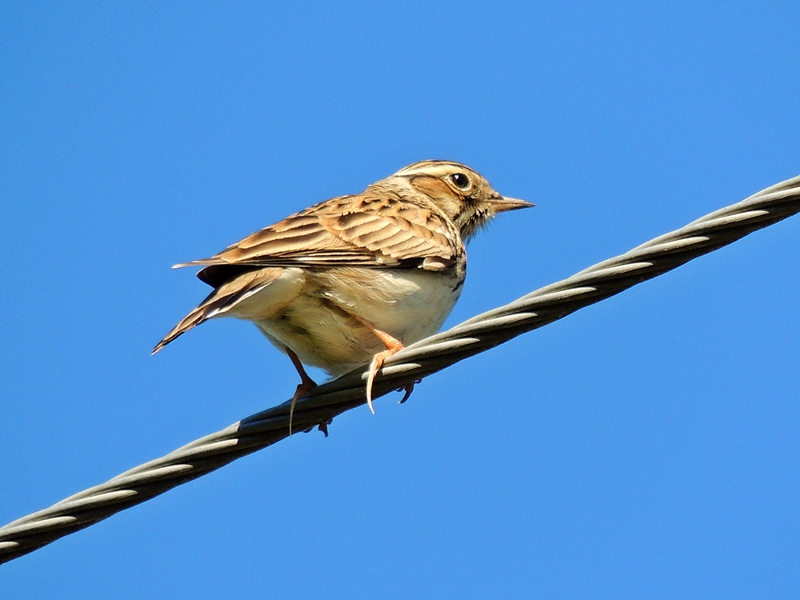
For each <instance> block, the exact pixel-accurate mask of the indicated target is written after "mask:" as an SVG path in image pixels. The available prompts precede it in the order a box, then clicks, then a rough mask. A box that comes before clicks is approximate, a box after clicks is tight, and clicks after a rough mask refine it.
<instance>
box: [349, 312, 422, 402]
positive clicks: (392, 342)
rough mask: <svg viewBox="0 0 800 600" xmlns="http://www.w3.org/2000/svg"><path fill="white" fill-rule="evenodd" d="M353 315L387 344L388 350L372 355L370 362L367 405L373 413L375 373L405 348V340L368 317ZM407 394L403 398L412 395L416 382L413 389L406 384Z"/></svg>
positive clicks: (412, 385)
mask: <svg viewBox="0 0 800 600" xmlns="http://www.w3.org/2000/svg"><path fill="white" fill-rule="evenodd" d="M353 317H354V318H355V319H356V320H357V321H358V322H359V323H361V324H362V325H363V326H364V327H366V328H367V329H369V330H370V331H371V332H372V333H374V334H375V336H376V337H377V338H378V339H379V340H380V341H382V342H383V343H384V345H385V346H386V350H384V351H383V352H378V353H377V354H376V355H375V356H373V357H372V362H371V363H369V375H367V405H369V409H370V410H371V411H372V414H373V415H374V414H375V409H374V408H373V407H372V383H373V382H374V381H375V375H376V374H377V373H378V369H380V368H381V367H382V366H383V362H384V361H385V360H386V359H387V358H389V357H390V356H391V355H392V354H397V353H398V352H400V350H402V349H403V348H405V346H403V342H401V341H400V340H397V339H395V338H393V337H392V336H391V335H389V334H388V333H386V332H385V331H381V330H380V329H378V328H377V327H375V326H374V325H373V324H372V323H370V322H369V321H367V320H366V319H362V318H361V317H359V316H358V315H353ZM405 389H406V396H405V398H404V399H403V401H404V402H405V400H406V399H407V398H408V396H409V395H411V390H413V389H414V384H413V383H412V384H411V389H410V390H409V389H408V386H406V388H405Z"/></svg>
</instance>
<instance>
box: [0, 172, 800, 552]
mask: <svg viewBox="0 0 800 600" xmlns="http://www.w3.org/2000/svg"><path fill="white" fill-rule="evenodd" d="M797 212H800V176H798V177H794V178H792V179H788V180H786V181H784V182H782V183H779V184H776V185H774V186H772V187H769V188H767V189H765V190H762V191H761V192H758V193H757V194H754V195H753V196H750V197H749V198H747V199H746V200H743V201H742V202H739V203H737V204H733V205H731V206H728V207H727V208H723V209H721V210H717V211H715V212H712V213H710V214H708V215H706V216H704V217H702V218H700V219H698V220H696V221H693V222H691V223H689V224H688V225H686V226H685V227H682V228H680V229H677V230H675V231H673V232H672V233H668V234H666V235H662V236H660V237H657V238H655V239H653V240H651V241H649V242H647V243H645V244H642V245H641V246H638V247H636V248H634V249H633V250H630V251H629V252H626V253H625V254H622V255H620V256H617V257H616V258H611V259H609V260H605V261H603V262H600V263H598V264H596V265H594V266H592V267H589V268H588V269H585V270H583V271H581V272H579V273H576V274H575V275H573V276H572V277H569V278H567V279H564V280H563V281H560V282H558V283H554V284H551V285H548V286H546V287H543V288H541V289H539V290H536V291H534V292H531V293H530V294H527V295H526V296H523V297H522V298H519V299H518V300H515V301H514V302H511V303H510V304H506V305H505V306H501V307H499V308H496V309H494V310H490V311H488V312H485V313H483V314H481V315H478V316H476V317H473V318H472V319H469V320H467V321H464V322H463V323H461V324H459V325H456V326H455V327H453V328H452V329H450V330H448V331H445V332H442V333H439V334H436V335H433V336H431V337H428V338H426V339H424V340H421V341H419V342H417V343H416V344H413V345H411V346H409V347H407V348H405V349H404V350H402V351H400V352H398V353H397V354H395V355H393V356H391V357H389V358H388V359H387V360H386V363H385V365H384V367H383V369H382V370H381V371H380V374H379V377H378V378H377V380H376V381H375V385H374V388H373V396H374V397H375V398H377V397H379V396H383V395H385V394H387V393H389V392H390V391H392V390H394V389H397V388H400V387H404V386H405V385H406V384H409V383H412V382H414V381H416V380H419V379H421V378H422V377H425V376H427V375H430V374H432V373H435V372H437V371H441V370H442V369H444V368H446V367H448V366H450V365H452V364H454V363H456V362H458V361H460V360H463V359H465V358H467V357H469V356H473V355H475V354H478V353H480V352H483V351H485V350H488V349H489V348H492V347H494V346H497V345H499V344H502V343H503V342H506V341H508V340H510V339H512V338H514V337H516V336H518V335H520V334H522V333H525V332H527V331H531V330H533V329H537V328H539V327H542V326H544V325H547V324H548V323H552V322H553V321H556V320H558V319H561V318H563V317H565V316H567V315H568V314H570V313H572V312H575V311H576V310H578V309H580V308H583V307H585V306H589V305H590V304H594V303H595V302H599V301H600V300H604V299H606V298H609V297H611V296H613V295H615V294H618V293H619V292H621V291H623V290H625V289H627V288H629V287H632V286H634V285H636V284H637V283H641V282H642V281H646V280H647V279H651V278H653V277H656V276H658V275H661V274H662V273H665V272H667V271H670V270H672V269H674V268H676V267H678V266H680V265H682V264H684V263H686V262H688V261H690V260H692V259H693V258H696V257H698V256H701V255H703V254H707V253H709V252H712V251H713V250H716V249H717V248H720V247H722V246H725V245H727V244H730V243H731V242H734V241H736V240H738V239H740V238H742V237H744V236H746V235H748V234H749V233H752V232H753V231H756V230H757V229H761V228H764V227H767V226H769V225H772V224H773V223H776V222H778V221H781V220H783V219H785V218H787V217H790V216H791V215H793V214H795V213H797ZM366 377H367V374H366V372H363V371H361V370H356V371H353V372H351V373H348V374H346V375H343V376H342V377H340V378H338V379H336V380H334V381H331V382H329V383H326V384H324V385H321V386H319V387H317V388H316V389H314V390H312V391H311V392H310V393H308V394H307V395H306V396H304V397H303V398H300V399H299V400H298V401H297V405H296V407H295V410H294V417H293V423H294V431H295V432H297V431H308V430H310V429H311V428H313V427H314V426H315V425H318V424H320V423H323V424H325V423H329V422H330V421H331V420H332V419H333V417H335V416H337V415H339V414H341V413H343V412H345V411H347V410H350V409H352V408H355V407H357V406H360V405H362V404H365V403H366V395H365V389H364V381H365V379H366ZM289 406H290V402H289V401H286V402H284V403H283V404H280V405H278V406H275V407H273V408H271V409H268V410H265V411H263V412H260V413H257V414H255V415H252V416H250V417H247V418H246V419H243V420H242V421H239V422H238V423H234V424H233V425H231V426H229V427H226V428H225V429H223V430H222V431H218V432H216V433H213V434H211V435H208V436H206V437H203V438H200V439H199V440H196V441H194V442H191V443H190V444H187V445H185V446H183V447H181V448H178V449H177V450H175V451H174V452H171V453H169V454H167V455H166V456H164V457H162V458H159V459H156V460H152V461H150V462H148V463H145V464H143V465H140V466H138V467H136V468H134V469H131V470H129V471H126V472H125V473H122V474H121V475H118V476H116V477H114V478H113V479H110V480H109V481H107V482H106V483H103V484H101V485H98V486H95V487H92V488H89V489H87V490H84V491H83V492H80V493H78V494H75V495H74V496H70V497H69V498H66V499H64V500H62V501H61V502H58V503H56V504H54V505H53V506H51V507H50V508H47V509H44V510H41V511H38V512H35V513H32V514H30V515H27V516H25V517H22V518H21V519H17V520H16V521H13V522H11V523H9V524H8V525H5V526H3V527H0V563H3V562H7V561H10V560H13V559H15V558H17V557H19V556H22V555H24V554H27V553H29V552H33V551H34V550H36V549H38V548H41V547H42V546H45V545H47V544H49V543H50V542H53V541H55V540H57V539H58V538H60V537H63V536H65V535H68V534H70V533H74V532H76V531H78V530H80V529H83V528H84V527H88V526H89V525H92V524H94V523H97V522H98V521H101V520H103V519H105V518H108V517H110V516H111V515H113V514H114V513H117V512H119V511H121V510H124V509H126V508H130V507H132V506H134V505H136V504H139V503H141V502H144V501H146V500H149V499H150V498H153V497H154V496H158V495H159V494H163V493H164V492H166V491H167V490H170V489H172V488H174V487H176V486H178V485H181V484H182V483H186V482H187V481H191V480H192V479H195V478H197V477H200V476H202V475H205V474H206V473H210V472H211V471H214V470H216V469H218V468H220V467H222V466H224V465H226V464H228V463H230V462H233V461H234V460H236V459H237V458H240V457H242V456H245V455H247V454H250V453H251V452H255V451H257V450H260V449H262V448H265V447H266V446H270V445H272V444H274V443H276V442H278V441H280V440H282V439H284V438H285V437H288V435H289V431H288V427H289Z"/></svg>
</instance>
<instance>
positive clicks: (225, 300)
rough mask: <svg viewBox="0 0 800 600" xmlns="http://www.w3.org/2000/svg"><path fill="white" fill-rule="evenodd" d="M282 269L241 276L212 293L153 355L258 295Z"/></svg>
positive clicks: (163, 341)
mask: <svg viewBox="0 0 800 600" xmlns="http://www.w3.org/2000/svg"><path fill="white" fill-rule="evenodd" d="M280 273H281V270H280V269H261V270H259V271H256V272H249V273H246V274H244V275H241V276H239V277H237V278H235V279H233V280H231V281H229V282H227V283H225V284H223V285H222V286H220V287H219V288H217V289H215V290H214V291H213V292H211V293H210V294H209V295H208V297H207V298H206V299H205V300H203V301H202V302H201V303H200V305H199V306H198V307H197V308H195V309H194V310H192V312H190V313H189V314H188V315H186V316H185V317H184V318H183V319H182V320H181V322H180V323H178V324H177V325H175V327H173V328H172V330H171V331H170V332H169V333H168V334H167V335H165V336H164V339H163V340H161V341H160V342H158V344H156V347H155V348H153V352H152V353H151V354H155V353H156V352H158V351H159V350H161V349H162V348H163V347H164V346H166V345H167V344H169V343H170V342H171V341H172V340H174V339H175V338H177V337H178V336H180V335H183V334H184V333H186V332H187V331H189V330H190V329H191V328H192V327H197V326H198V325H200V323H203V322H204V321H208V320H209V319H212V318H214V317H218V316H221V315H223V314H225V313H226V312H228V311H229V310H230V309H232V308H233V307H234V306H236V305H237V304H238V303H239V302H241V301H242V300H245V299H247V298H248V297H250V296H252V295H253V294H256V293H258V292H259V291H261V290H262V289H264V287H265V286H267V285H269V284H270V283H272V281H274V280H275V278H276V277H277V276H278V275H280Z"/></svg>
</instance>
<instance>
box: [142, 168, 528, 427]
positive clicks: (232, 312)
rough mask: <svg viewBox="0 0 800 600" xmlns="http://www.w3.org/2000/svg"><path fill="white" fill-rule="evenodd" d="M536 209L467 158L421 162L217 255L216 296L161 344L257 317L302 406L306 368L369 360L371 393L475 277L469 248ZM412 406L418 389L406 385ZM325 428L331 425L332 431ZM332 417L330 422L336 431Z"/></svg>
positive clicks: (198, 263)
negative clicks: (219, 323)
mask: <svg viewBox="0 0 800 600" xmlns="http://www.w3.org/2000/svg"><path fill="white" fill-rule="evenodd" d="M531 206H534V205H533V204H532V203H531V202H527V201H525V200H519V199H516V198H510V197H504V196H502V195H500V194H499V193H498V192H496V191H495V190H494V189H492V187H491V185H489V182H488V181H487V180H486V179H485V178H484V177H482V176H481V175H480V174H478V173H477V172H476V171H474V170H473V169H471V168H469V167H467V166H466V165H463V164H460V163H457V162H452V161H446V160H423V161H420V162H416V163H414V164H411V165H409V166H407V167H405V168H403V169H400V170H399V171H397V172H396V173H395V174H393V175H390V176H389V177H387V178H385V179H382V180H380V181H378V182H376V183H373V184H371V185H369V186H368V187H367V188H366V189H365V190H364V191H363V192H361V193H360V194H354V195H346V196H339V197H336V198H331V199H330V200H326V201H325V202H321V203H319V204H315V205H313V206H311V207H309V208H306V209H305V210H302V211H300V212H298V213H295V214H293V215H290V216H288V217H286V218H285V219H283V220H282V221H279V222H277V223H275V224H274V225H270V226H269V227H266V228H264V229H261V230H259V231H257V232H255V233H253V234H251V235H249V236H247V237H245V238H244V239H242V240H241V241H239V242H237V243H235V244H233V245H231V246H229V247H227V248H225V249H224V250H222V251H221V252H219V253H218V254H215V255H214V256H212V257H210V258H204V259H201V260H194V261H191V262H186V263H180V264H177V265H175V266H174V267H173V268H181V267H202V270H200V271H199V272H198V273H197V277H198V278H199V279H200V280H201V281H203V282H204V283H206V284H208V285H210V286H211V287H212V288H213V291H212V292H211V293H210V294H209V295H208V296H207V297H206V298H205V300H203V301H202V302H201V303H200V304H199V305H198V306H197V307H196V308H195V309H194V310H192V311H191V312H190V313H189V314H188V315H187V316H186V317H184V318H183V319H182V320H181V321H180V322H179V323H178V324H177V325H176V326H175V327H174V328H173V329H172V330H170V331H169V333H167V335H165V336H164V338H163V339H162V340H161V341H160V342H158V344H156V346H155V348H153V352H152V353H153V354H155V353H157V352H158V351H159V350H161V349H162V348H163V347H164V346H166V345H167V344H169V343H170V342H172V341H173V340H175V339H176V338H177V337H178V336H180V335H182V334H184V333H186V332H187V331H188V330H190V329H192V328H193V327H196V326H197V325H200V324H201V323H203V322H205V321H208V320H209V319H215V318H220V317H234V318H238V319H243V320H246V321H251V322H253V323H254V324H255V325H256V327H257V328H258V329H259V330H260V331H261V333H263V334H264V336H265V337H266V338H267V339H268V340H269V341H270V342H272V344H274V345H275V346H276V347H277V348H278V349H279V350H280V351H281V352H283V353H285V354H286V355H288V357H289V359H290V360H291V362H292V364H293V365H294V367H295V369H296V370H297V372H298V374H299V376H300V384H299V385H298V386H297V389H296V390H295V394H294V396H293V398H292V402H291V408H290V416H289V432H290V434H291V432H292V417H293V414H294V407H295V403H296V401H297V400H298V399H299V398H300V397H302V396H303V395H304V394H305V393H307V392H309V391H310V390H312V389H313V388H314V387H316V385H317V384H316V382H315V381H314V380H313V379H312V378H311V377H310V376H309V375H308V373H307V372H306V370H305V368H304V365H310V366H314V367H320V368H322V369H324V370H325V371H327V372H328V374H329V375H331V376H332V377H338V376H340V375H343V374H344V373H347V372H349V371H351V370H353V369H355V368H358V367H363V366H366V365H367V364H369V371H368V376H367V382H366V398H367V404H368V406H369V408H370V410H371V411H372V412H373V413H374V412H375V410H374V407H373V403H372V387H373V382H374V380H375V376H376V375H377V373H378V371H379V370H380V369H381V367H382V365H383V363H384V361H385V360H386V359H387V358H388V357H389V356H391V355H393V354H395V353H396V352H398V351H400V350H401V349H402V348H403V347H404V346H406V345H409V344H412V343H414V342H417V341H419V340H421V339H423V338H425V337H427V336H429V335H432V334H434V333H436V332H437V331H438V330H439V329H440V328H441V326H442V324H443V323H444V321H445V319H446V318H447V316H448V315H449V314H450V312H451V310H452V309H453V306H454V305H455V303H456V301H457V300H458V297H459V296H460V294H461V290H462V287H463V284H464V280H465V277H466V268H467V254H466V248H465V244H466V242H468V241H469V240H470V239H471V238H472V237H473V236H474V235H475V234H476V233H477V232H478V231H479V230H480V229H481V228H482V227H483V226H485V225H486V224H487V223H488V222H489V221H490V220H491V219H492V218H493V217H494V216H495V215H496V214H498V213H501V212H506V211H511V210H517V209H521V208H526V207H531ZM405 389H406V394H405V396H404V398H403V400H401V402H403V401H405V399H406V398H408V396H409V395H410V393H411V391H412V390H413V384H410V385H409V386H406V388H405ZM323 426H325V427H324V428H323ZM326 427H327V426H326V424H322V423H321V424H320V429H322V430H323V432H324V433H325V434H326V435H327V428H326Z"/></svg>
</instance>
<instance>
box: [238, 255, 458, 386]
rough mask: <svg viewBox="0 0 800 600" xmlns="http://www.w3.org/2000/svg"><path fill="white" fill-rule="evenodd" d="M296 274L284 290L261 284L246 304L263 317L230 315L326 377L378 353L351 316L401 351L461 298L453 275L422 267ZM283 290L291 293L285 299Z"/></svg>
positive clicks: (433, 326) (380, 345)
mask: <svg viewBox="0 0 800 600" xmlns="http://www.w3.org/2000/svg"><path fill="white" fill-rule="evenodd" d="M290 271H294V269H290ZM304 275H305V277H304V280H303V283H302V285H299V282H298V279H297V277H291V278H289V279H291V282H292V284H290V285H286V284H288V282H287V281H286V279H285V278H284V279H283V281H285V282H286V283H282V284H281V285H279V286H276V289H275V290H274V293H271V292H270V290H269V286H268V287H267V288H266V289H264V290H263V291H262V292H259V294H257V295H255V296H254V297H253V298H252V299H251V301H250V304H251V305H255V304H261V305H262V306H265V305H269V306H270V307H271V310H270V311H268V312H269V313H270V314H269V315H267V314H265V313H264V312H261V311H253V313H252V315H251V316H246V315H244V314H242V313H241V312H239V314H237V315H236V316H238V317H240V318H246V319H249V320H252V321H254V322H255V323H256V325H257V326H258V327H259V329H261V330H262V332H263V333H264V334H265V335H266V336H267V338H269V339H270V341H272V342H273V343H275V344H276V345H277V346H278V347H279V348H281V346H286V347H288V348H291V349H292V350H293V351H294V352H295V353H296V354H297V355H298V356H299V357H300V360H301V361H302V362H304V363H306V364H309V365H314V366H317V367H321V368H323V369H325V370H327V371H328V372H329V373H331V374H332V375H340V374H342V373H346V372H348V371H350V370H352V369H354V368H356V367H358V366H360V365H363V364H366V363H368V362H369V361H370V360H371V358H372V356H373V355H374V354H376V353H377V352H380V351H382V350H384V349H385V346H384V344H383V343H382V342H381V341H380V340H379V339H378V338H377V337H376V336H375V334H374V333H372V332H371V331H370V330H369V329H367V328H366V327H364V326H363V325H362V324H361V323H360V322H359V321H358V320H357V319H355V318H353V315H356V316H358V317H360V318H362V319H364V320H366V321H368V322H369V323H371V324H372V325H373V326H374V327H375V328H377V329H380V330H381V331H384V332H386V333H388V334H389V335H391V336H392V337H394V338H396V339H398V340H400V341H401V342H402V343H403V344H405V345H408V344H412V343H414V342H416V341H418V340H420V339H422V338H424V337H427V336H429V335H431V334H433V333H435V332H437V331H438V330H439V329H440V328H441V326H442V324H443V323H444V320H445V319H446V318H447V316H448V315H449V314H450V311H451V310H452V309H453V306H454V305H455V302H456V300H457V299H458V296H459V294H460V292H461V286H460V283H459V281H458V280H457V279H456V278H455V277H450V276H448V275H446V274H444V273H441V272H439V273H436V272H430V271H424V270H422V269H408V270H406V269H394V270H391V269H386V270H378V269H358V268H346V269H335V270H333V269H332V270H326V271H320V272H308V271H306V272H305V273H304ZM287 288H292V290H293V291H295V290H296V292H297V293H296V295H294V297H293V298H291V299H287V297H286V296H287V294H286V291H287ZM278 291H280V293H277V292H278ZM259 296H262V298H259ZM277 296H279V297H280V302H277V303H276V302H275V301H274V300H273V298H274V297H277ZM257 312H259V313H260V314H258V315H256V313H257ZM253 317H256V318H253Z"/></svg>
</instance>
